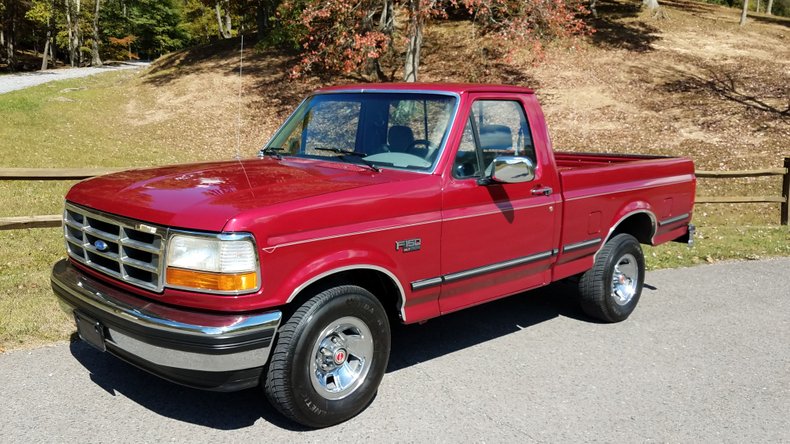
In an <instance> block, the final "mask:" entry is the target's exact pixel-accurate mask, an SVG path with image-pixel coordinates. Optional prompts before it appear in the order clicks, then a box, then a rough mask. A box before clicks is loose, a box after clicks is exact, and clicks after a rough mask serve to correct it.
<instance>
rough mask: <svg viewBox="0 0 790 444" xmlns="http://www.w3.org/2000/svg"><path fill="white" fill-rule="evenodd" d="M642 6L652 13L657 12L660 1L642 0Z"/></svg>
mask: <svg viewBox="0 0 790 444" xmlns="http://www.w3.org/2000/svg"><path fill="white" fill-rule="evenodd" d="M642 4H643V5H644V6H645V8H647V9H649V10H651V11H655V10H656V9H658V7H659V6H660V5H659V4H658V0H642Z"/></svg>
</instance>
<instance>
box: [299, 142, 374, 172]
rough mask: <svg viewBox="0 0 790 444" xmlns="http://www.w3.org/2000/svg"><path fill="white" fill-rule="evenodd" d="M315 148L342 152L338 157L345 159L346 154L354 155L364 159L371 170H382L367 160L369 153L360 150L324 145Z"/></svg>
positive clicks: (361, 159) (363, 161)
mask: <svg viewBox="0 0 790 444" xmlns="http://www.w3.org/2000/svg"><path fill="white" fill-rule="evenodd" d="M314 149H315V150H316V151H329V152H330V153H337V154H340V156H338V157H339V158H341V159H343V160H345V157H346V156H354V157H356V158H358V159H359V160H360V161H362V163H364V164H365V165H367V166H368V167H370V169H371V170H373V171H375V172H377V173H378V172H380V171H381V169H380V168H379V167H377V166H376V165H373V164H372V163H370V161H368V160H365V157H367V154H365V153H361V152H359V151H351V150H344V149H341V148H324V147H316V148H314Z"/></svg>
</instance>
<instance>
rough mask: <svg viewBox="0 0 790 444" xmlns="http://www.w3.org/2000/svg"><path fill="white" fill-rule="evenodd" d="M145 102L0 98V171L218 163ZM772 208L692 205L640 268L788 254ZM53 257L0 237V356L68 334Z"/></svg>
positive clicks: (41, 189) (56, 199)
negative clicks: (682, 229)
mask: <svg viewBox="0 0 790 444" xmlns="http://www.w3.org/2000/svg"><path fill="white" fill-rule="evenodd" d="M154 94H156V90H155V89H154V88H152V87H149V86H144V85H142V84H141V81H140V79H139V77H138V75H137V74H134V73H131V72H128V71H120V72H114V73H108V74H103V75H98V76H93V77H88V78H84V79H75V80H68V81H64V82H54V83H49V84H45V85H40V86H37V87H34V88H29V89H25V90H21V91H16V92H12V93H8V94H2V95H0V141H2V142H0V143H2V145H0V155H1V156H2V157H1V158H2V163H0V167H42V168H43V167H124V166H128V167H137V166H147V165H161V164H167V163H177V162H186V161H189V160H204V159H209V158H211V157H212V156H219V155H220V154H217V153H211V152H199V151H198V152H196V151H195V150H189V149H174V148H173V142H174V141H180V142H181V144H180V146H182V147H183V146H187V145H191V144H195V146H200V144H204V145H205V141H204V140H201V139H199V136H198V135H196V134H191V133H190V134H189V136H188V137H189V138H185V136H184V133H185V130H184V125H190V122H181V121H175V122H174V120H175V119H176V118H175V117H173V116H167V118H166V119H152V123H145V122H142V121H139V120H136V119H137V117H139V116H145V115H147V113H150V112H156V111H157V110H156V109H155V108H156V100H155V97H154ZM131 104H134V107H135V109H134V110H133V112H132V111H130V107H131V106H132V105H131ZM195 156H199V157H195ZM73 183H74V182H58V181H52V182H45V181H0V217H2V216H24V215H40V214H58V213H60V212H61V211H62V205H63V196H64V195H65V193H66V191H67V190H68V188H69V187H70V186H71V185H72V184H73ZM775 207H776V205H773V206H772V205H763V204H758V205H743V206H732V205H718V206H716V205H701V206H699V207H698V208H697V210H696V214H695V223H696V224H697V226H698V233H699V236H698V238H697V244H696V246H695V247H694V248H692V249H689V248H688V247H686V246H684V245H680V244H668V245H662V246H660V247H656V248H652V247H647V248H646V249H645V256H646V258H647V264H648V267H649V268H650V269H656V268H666V267H678V266H690V265H695V264H704V263H710V262H717V261H722V260H729V259H744V260H750V259H760V258H765V257H773V256H788V255H790V231H788V228H787V227H779V226H772V224H775V223H776V222H777V220H776V219H777V218H778V213H777V211H776V208H775ZM63 256H64V246H63V241H62V239H61V233H60V230H59V229H32V230H16V231H0V351H2V350H4V349H12V348H20V347H27V346H33V345H39V344H42V343H47V342H51V341H54V340H63V339H66V338H68V336H69V335H70V334H71V333H72V332H73V330H74V328H73V326H72V320H71V319H70V317H69V316H67V315H66V314H64V313H63V312H62V311H60V309H59V307H58V304H57V302H56V300H55V297H54V296H53V294H52V291H51V289H50V287H49V271H50V268H51V266H52V264H53V263H54V262H55V261H56V260H57V259H58V258H60V257H63Z"/></svg>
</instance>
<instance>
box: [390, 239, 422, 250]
mask: <svg viewBox="0 0 790 444" xmlns="http://www.w3.org/2000/svg"><path fill="white" fill-rule="evenodd" d="M420 248H422V239H406V240H399V241H396V242H395V251H398V250H402V251H403V252H404V253H408V252H410V251H419V249H420Z"/></svg>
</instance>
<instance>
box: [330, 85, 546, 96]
mask: <svg viewBox="0 0 790 444" xmlns="http://www.w3.org/2000/svg"><path fill="white" fill-rule="evenodd" d="M344 91H348V92H351V91H354V92H356V91H362V92H365V91H410V92H415V91H417V92H423V91H424V92H437V91H441V92H449V93H455V94H460V95H463V94H467V93H512V94H534V93H535V91H534V90H532V89H530V88H525V87H523V86H514V85H489V84H482V83H358V84H350V85H340V86H329V87H326V88H321V89H319V90H318V91H316V92H318V93H325V92H344Z"/></svg>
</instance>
